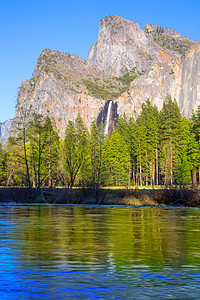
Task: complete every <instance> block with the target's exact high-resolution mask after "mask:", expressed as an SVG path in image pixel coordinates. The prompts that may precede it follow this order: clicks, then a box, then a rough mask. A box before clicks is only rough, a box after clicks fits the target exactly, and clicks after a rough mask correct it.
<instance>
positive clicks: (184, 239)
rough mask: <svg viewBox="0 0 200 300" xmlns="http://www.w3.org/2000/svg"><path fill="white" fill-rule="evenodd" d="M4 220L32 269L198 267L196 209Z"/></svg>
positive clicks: (43, 210)
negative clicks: (36, 266)
mask: <svg viewBox="0 0 200 300" xmlns="http://www.w3.org/2000/svg"><path fill="white" fill-rule="evenodd" d="M5 217H6V218H8V220H9V219H10V220H11V219H12V220H14V223H15V226H10V232H9V238H10V239H11V240H12V247H17V248H18V250H19V251H20V255H19V256H18V259H20V257H21V259H23V261H29V262H30V263H31V262H32V263H33V264H36V263H37V264H38V263H39V261H42V263H43V264H44V262H46V263H47V264H51V263H54V264H55V262H56V263H58V264H62V263H73V262H74V263H76V264H82V265H83V264H91V265H104V266H106V265H108V266H115V267H117V266H124V267H126V266H127V267H129V266H131V267H140V266H151V267H154V266H155V267H162V266H181V265H199V264H200V262H199V261H200V260H199V258H200V252H199V248H200V247H199V246H200V242H199V236H200V235H199V233H200V222H199V220H200V219H199V217H200V210H198V209H163V208H132V207H126V208H122V207H113V208H110V207H88V206H19V207H14V208H13V207H12V208H9V207H8V208H6V213H5ZM15 241H16V244H15ZM15 245H16V246H15Z"/></svg>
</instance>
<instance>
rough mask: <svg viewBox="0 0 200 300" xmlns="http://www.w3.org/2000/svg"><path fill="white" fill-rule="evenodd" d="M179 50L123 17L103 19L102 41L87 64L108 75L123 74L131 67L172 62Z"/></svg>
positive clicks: (101, 25) (138, 67)
mask: <svg viewBox="0 0 200 300" xmlns="http://www.w3.org/2000/svg"><path fill="white" fill-rule="evenodd" d="M174 57H177V54H176V53H175V52H171V51H170V50H167V49H164V48H162V47H160V46H159V45H158V44H156V43H155V42H154V40H153V39H152V38H151V36H149V35H148V34H145V32H144V31H143V30H142V29H141V28H140V26H139V25H138V24H136V23H134V22H132V21H128V20H126V19H123V18H121V17H119V16H110V17H106V18H103V19H102V20H101V23H100V26H99V34H98V41H97V43H96V44H95V45H93V46H92V48H91V50H90V52H89V54H88V57H87V59H86V62H87V64H89V65H93V66H95V67H97V68H98V69H100V70H104V71H105V72H106V73H107V74H110V75H113V76H122V75H123V74H124V73H125V72H126V71H127V70H128V71H132V70H133V69H136V70H138V71H145V70H148V69H149V67H150V66H152V65H153V64H155V63H158V62H169V61H170V60H171V59H173V58H174Z"/></svg>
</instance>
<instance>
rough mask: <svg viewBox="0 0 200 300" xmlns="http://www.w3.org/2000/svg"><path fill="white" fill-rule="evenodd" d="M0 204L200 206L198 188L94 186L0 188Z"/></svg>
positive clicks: (199, 191)
mask: <svg viewBox="0 0 200 300" xmlns="http://www.w3.org/2000/svg"><path fill="white" fill-rule="evenodd" d="M0 202H1V203H11V202H12V203H49V204H103V205H134V206H135V205H136V206H141V205H142V206H144V205H151V206H152V205H153V206H160V205H172V206H192V207H200V190H199V189H194V188H170V189H169V188H162V189H161V188H157V189H154V188H148V189H147V188H146V187H145V188H144V189H142V188H140V189H118V188H115V189H114V188H106V189H99V190H98V191H94V190H93V189H80V188H74V189H72V191H71V192H69V190H67V189H65V188H44V189H42V190H41V192H40V195H39V196H38V191H37V189H34V188H33V189H31V191H30V190H29V189H27V188H0Z"/></svg>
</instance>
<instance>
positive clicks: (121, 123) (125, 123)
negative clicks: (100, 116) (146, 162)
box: [116, 115, 137, 184]
mask: <svg viewBox="0 0 200 300" xmlns="http://www.w3.org/2000/svg"><path fill="white" fill-rule="evenodd" d="M116 130H117V131H118V132H119V134H120V135H121V137H122V138H123V139H124V141H125V143H126V145H127V146H128V149H129V155H130V170H129V180H130V182H132V183H133V184H135V182H136V179H135V174H136V166H137V159H136V135H135V120H134V118H130V119H129V120H128V119H127V117H126V115H124V116H122V117H119V118H118V120H117V124H116Z"/></svg>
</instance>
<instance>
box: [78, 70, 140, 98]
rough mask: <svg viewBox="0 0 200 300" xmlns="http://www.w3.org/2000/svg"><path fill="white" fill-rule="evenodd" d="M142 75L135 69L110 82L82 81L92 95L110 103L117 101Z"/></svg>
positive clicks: (97, 80) (98, 80)
mask: <svg viewBox="0 0 200 300" xmlns="http://www.w3.org/2000/svg"><path fill="white" fill-rule="evenodd" d="M142 74H143V72H136V70H135V69H134V70H132V71H131V72H128V71H126V73H125V74H124V76H120V77H113V78H112V79H110V80H109V81H106V80H100V79H96V80H95V81H92V80H90V79H82V82H83V83H84V84H85V86H86V88H87V89H88V91H89V94H90V95H92V96H94V97H95V98H98V99H104V100H106V101H108V100H115V99H117V98H118V97H119V96H120V95H121V94H122V93H123V92H125V91H126V90H127V89H128V87H129V85H130V83H131V82H132V81H133V80H134V79H136V78H137V77H138V76H140V75H142Z"/></svg>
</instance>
